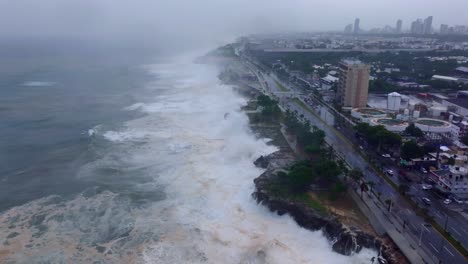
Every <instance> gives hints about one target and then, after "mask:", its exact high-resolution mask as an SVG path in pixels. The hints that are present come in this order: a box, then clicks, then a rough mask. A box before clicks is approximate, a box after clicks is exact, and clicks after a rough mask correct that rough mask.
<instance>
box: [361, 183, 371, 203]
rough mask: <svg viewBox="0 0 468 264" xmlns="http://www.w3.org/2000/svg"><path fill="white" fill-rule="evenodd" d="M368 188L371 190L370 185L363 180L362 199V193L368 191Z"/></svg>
mask: <svg viewBox="0 0 468 264" xmlns="http://www.w3.org/2000/svg"><path fill="white" fill-rule="evenodd" d="M368 190H369V187H367V184H366V182H364V181H363V182H362V183H361V199H362V194H363V193H364V192H367V191H368Z"/></svg>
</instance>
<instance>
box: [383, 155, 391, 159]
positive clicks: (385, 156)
mask: <svg viewBox="0 0 468 264" xmlns="http://www.w3.org/2000/svg"><path fill="white" fill-rule="evenodd" d="M382 157H384V158H391V157H392V156H390V154H382Z"/></svg>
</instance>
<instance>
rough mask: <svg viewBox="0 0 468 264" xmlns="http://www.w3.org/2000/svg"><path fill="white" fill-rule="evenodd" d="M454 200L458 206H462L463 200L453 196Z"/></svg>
mask: <svg viewBox="0 0 468 264" xmlns="http://www.w3.org/2000/svg"><path fill="white" fill-rule="evenodd" d="M452 200H453V201H455V202H456V203H457V204H462V203H463V200H461V199H460V198H458V197H456V196H452Z"/></svg>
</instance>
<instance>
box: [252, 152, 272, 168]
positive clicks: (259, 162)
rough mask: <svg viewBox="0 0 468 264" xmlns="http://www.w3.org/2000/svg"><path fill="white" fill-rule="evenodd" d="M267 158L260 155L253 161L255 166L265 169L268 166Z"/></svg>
mask: <svg viewBox="0 0 468 264" xmlns="http://www.w3.org/2000/svg"><path fill="white" fill-rule="evenodd" d="M268 163H269V162H268V160H267V159H266V158H265V157H264V156H263V155H262V156H260V158H258V159H256V160H255V161H254V164H255V166H257V167H260V168H263V169H266V168H267V167H268Z"/></svg>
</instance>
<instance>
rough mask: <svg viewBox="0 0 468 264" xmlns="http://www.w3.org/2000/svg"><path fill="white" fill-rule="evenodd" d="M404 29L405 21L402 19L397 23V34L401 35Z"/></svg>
mask: <svg viewBox="0 0 468 264" xmlns="http://www.w3.org/2000/svg"><path fill="white" fill-rule="evenodd" d="M402 27H403V21H402V20H401V19H398V20H397V22H396V28H395V32H396V33H397V34H400V33H401V31H402Z"/></svg>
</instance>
